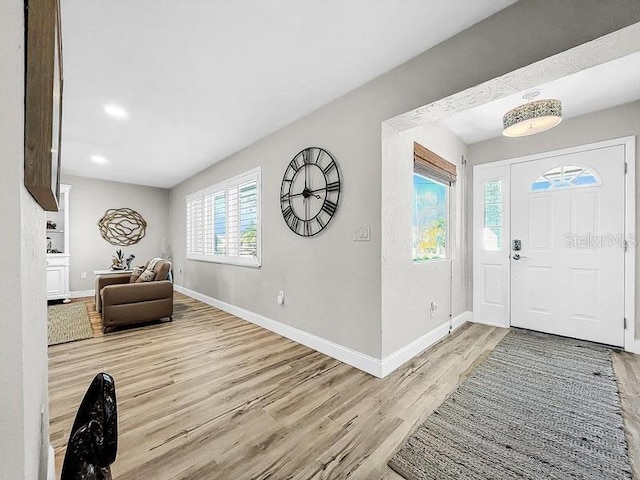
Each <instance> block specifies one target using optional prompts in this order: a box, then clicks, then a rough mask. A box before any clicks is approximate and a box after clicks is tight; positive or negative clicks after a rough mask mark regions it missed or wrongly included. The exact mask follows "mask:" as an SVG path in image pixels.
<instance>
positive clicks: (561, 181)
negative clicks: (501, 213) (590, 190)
mask: <svg viewBox="0 0 640 480" xmlns="http://www.w3.org/2000/svg"><path fill="white" fill-rule="evenodd" d="M594 185H600V179H599V178H598V176H597V175H596V174H595V173H594V172H593V171H591V170H589V169H588V168H586V167H579V166H577V165H562V166H560V167H555V168H552V169H551V170H547V171H546V172H544V173H543V174H542V175H541V176H540V177H538V179H537V180H536V181H535V182H533V183H532V184H531V190H532V191H533V192H539V191H542V190H551V189H556V188H575V187H592V186H594Z"/></svg>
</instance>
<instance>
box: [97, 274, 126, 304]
mask: <svg viewBox="0 0 640 480" xmlns="http://www.w3.org/2000/svg"><path fill="white" fill-rule="evenodd" d="M130 278H131V274H130V273H114V274H113V275H98V276H97V277H96V312H101V311H102V298H101V297H100V292H101V291H102V289H103V288H104V287H106V286H107V285H119V284H124V283H129V279H130Z"/></svg>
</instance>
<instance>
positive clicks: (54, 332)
mask: <svg viewBox="0 0 640 480" xmlns="http://www.w3.org/2000/svg"><path fill="white" fill-rule="evenodd" d="M47 310H48V315H49V321H48V329H47V334H48V338H49V345H57V344H59V343H66V342H75V341H76V340H84V339H85V338H91V337H93V332H92V330H91V321H90V320H89V313H88V312H87V306H86V305H85V304H84V303H68V304H62V305H50V306H49V307H48V309H47Z"/></svg>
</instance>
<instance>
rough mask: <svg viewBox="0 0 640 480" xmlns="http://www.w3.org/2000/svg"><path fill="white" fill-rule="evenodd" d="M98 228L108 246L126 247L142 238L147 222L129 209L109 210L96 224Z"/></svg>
mask: <svg viewBox="0 0 640 480" xmlns="http://www.w3.org/2000/svg"><path fill="white" fill-rule="evenodd" d="M98 228H99V229H100V234H101V235H102V238H104V239H105V240H106V241H107V242H109V243H110V244H112V245H117V246H119V247H128V246H129V245H135V244H136V243H138V242H139V241H140V240H142V239H143V238H144V235H145V233H146V229H147V222H145V221H144V218H142V215H140V214H139V213H138V212H136V211H135V210H132V209H130V208H110V209H109V210H107V212H106V213H105V214H104V216H103V217H102V218H101V219H100V221H99V222H98Z"/></svg>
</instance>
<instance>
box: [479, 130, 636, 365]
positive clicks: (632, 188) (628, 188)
mask: <svg viewBox="0 0 640 480" xmlns="http://www.w3.org/2000/svg"><path fill="white" fill-rule="evenodd" d="M617 145H622V146H623V147H624V155H625V164H626V175H625V191H624V205H625V212H624V217H625V219H624V224H625V225H624V230H625V231H624V235H625V238H629V237H628V236H629V235H631V234H634V233H635V231H636V203H635V202H636V153H635V152H636V137H635V135H633V136H628V137H621V138H614V139H611V140H605V141H601V142H595V143H589V144H585V145H578V146H574V147H569V148H563V149H560V150H552V151H547V152H541V153H536V154H533V155H526V156H522V157H515V158H509V159H506V160H498V161H495V162H489V163H483V164H480V165H474V167H473V195H475V192H477V191H478V189H479V188H480V181H479V179H480V178H482V177H483V175H482V172H483V171H486V170H488V169H495V168H496V167H500V166H504V167H507V168H505V169H504V172H505V173H504V177H503V178H501V180H502V182H503V184H506V185H508V188H507V190H506V194H505V197H504V198H503V201H502V217H503V219H506V224H507V225H509V224H510V219H511V195H510V192H511V166H512V165H515V164H518V163H523V162H531V161H534V160H540V159H542V158H549V157H555V156H562V155H567V154H571V153H579V152H584V151H588V150H597V149H600V148H607V147H612V146H617ZM472 198H475V197H473V196H472ZM483 207H484V205H480V204H479V202H475V201H474V202H473V217H472V223H473V271H474V272H477V271H479V267H480V264H479V255H478V254H479V251H480V245H479V229H480V228H481V227H482V224H481V219H482V218H483V217H482V215H483V213H484V212H483V210H484V208H483ZM504 223H505V220H503V224H504ZM503 235H504V239H503V242H504V244H506V245H507V253H506V254H507V255H509V258H510V254H511V248H510V245H511V231H510V229H509V230H508V231H507V230H506V229H505V230H504V233H503ZM636 243H637V241H636ZM635 274H636V250H635V245H633V244H632V245H630V246H629V248H627V250H626V251H625V256H624V286H625V287H624V317H625V319H626V328H625V331H624V349H625V350H626V351H628V352H633V353H638V354H640V340H638V341H636V339H635V283H636V280H635ZM507 276H508V278H509V279H510V278H511V263H510V262H507ZM480 286H481V283H480V282H478V281H477V279H476V278H475V277H474V281H473V299H474V303H475V302H476V299H478V298H480V293H481V292H480V291H479V288H480ZM504 291H505V298H504V299H503V300H504V302H505V305H506V308H507V317H508V322H507V323H506V324H498V323H496V322H495V321H491V319H483V318H478V316H477V315H476V312H477V310H478V309H477V308H476V305H474V308H473V310H474V316H473V321H474V322H476V323H485V324H489V325H493V326H501V327H505V328H509V327H510V326H511V286H510V282H507V284H506V285H505V288H504Z"/></svg>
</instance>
